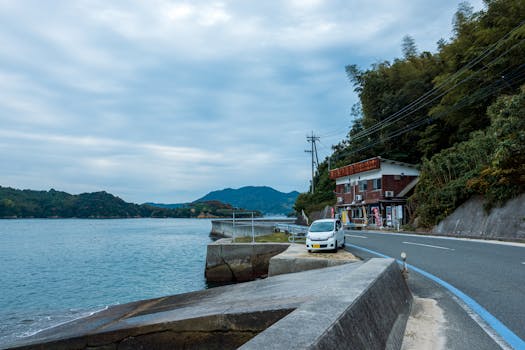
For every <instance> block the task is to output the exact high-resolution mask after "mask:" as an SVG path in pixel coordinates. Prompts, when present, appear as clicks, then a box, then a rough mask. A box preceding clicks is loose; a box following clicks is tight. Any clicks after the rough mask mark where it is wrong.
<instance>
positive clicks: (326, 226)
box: [310, 221, 334, 232]
mask: <svg viewBox="0 0 525 350" xmlns="http://www.w3.org/2000/svg"><path fill="white" fill-rule="evenodd" d="M333 229H334V223H333V222H331V221H324V222H314V223H313V224H312V226H310V232H327V231H332V230H333Z"/></svg>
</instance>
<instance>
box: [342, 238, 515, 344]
mask: <svg viewBox="0 0 525 350" xmlns="http://www.w3.org/2000/svg"><path fill="white" fill-rule="evenodd" d="M346 243H347V246H346V249H347V250H348V251H350V252H352V253H354V254H356V255H358V256H361V257H364V258H366V257H371V256H373V255H374V254H373V253H372V252H370V251H368V252H367V251H365V250H363V249H358V248H357V247H361V248H365V249H368V250H371V251H373V252H379V253H381V254H384V255H387V256H389V257H394V258H397V259H399V257H400V253H401V252H405V253H406V254H407V263H408V264H410V265H412V266H414V267H416V268H419V269H422V270H424V271H426V272H428V273H430V274H432V275H433V276H436V277H437V278H439V279H441V280H443V281H445V282H447V283H449V284H450V285H452V286H453V287H455V288H457V289H458V290H459V291H460V292H463V293H464V294H466V297H467V298H468V297H470V298H472V299H473V300H474V302H477V303H478V304H479V305H481V307H482V308H484V309H486V310H487V311H488V312H489V313H490V314H491V315H493V316H494V317H495V318H496V319H497V320H495V321H494V322H493V323H490V322H489V325H490V326H492V327H491V328H493V329H494V330H495V331H496V333H498V334H499V335H500V336H502V337H503V338H504V339H506V340H507V342H508V339H511V338H512V333H510V336H509V334H508V333H505V332H506V331H505V326H506V328H508V330H510V331H511V332H513V333H514V335H515V336H517V337H518V338H514V347H515V348H520V349H521V348H522V346H523V345H524V344H525V342H524V340H525V244H512V245H510V244H496V243H489V242H484V241H477V240H461V239H451V238H446V237H429V236H419V235H409V234H394V233H379V232H371V231H347V235H346ZM411 273H415V272H414V271H412V272H411ZM474 311H475V312H478V313H479V310H476V308H474ZM481 312H483V310H481ZM489 316H490V315H489ZM498 320H499V321H501V323H502V325H501V326H502V328H498V327H499V326H498V322H497V321H498ZM502 333H503V334H502ZM508 337H510V338H508ZM520 338H521V339H520ZM511 344H512V343H511ZM516 344H517V346H516Z"/></svg>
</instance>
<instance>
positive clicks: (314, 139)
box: [305, 131, 320, 193]
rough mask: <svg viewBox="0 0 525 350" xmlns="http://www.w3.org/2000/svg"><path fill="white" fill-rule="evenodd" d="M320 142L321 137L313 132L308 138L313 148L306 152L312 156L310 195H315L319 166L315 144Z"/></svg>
mask: <svg viewBox="0 0 525 350" xmlns="http://www.w3.org/2000/svg"><path fill="white" fill-rule="evenodd" d="M319 140H320V138H319V136H315V135H314V132H313V131H312V136H306V141H308V142H310V143H311V147H310V149H309V150H305V152H306V153H310V154H311V155H312V185H311V186H310V193H314V176H315V168H316V165H317V166H319V158H318V157H317V145H316V144H315V143H316V142H317V141H319ZM314 156H315V158H314Z"/></svg>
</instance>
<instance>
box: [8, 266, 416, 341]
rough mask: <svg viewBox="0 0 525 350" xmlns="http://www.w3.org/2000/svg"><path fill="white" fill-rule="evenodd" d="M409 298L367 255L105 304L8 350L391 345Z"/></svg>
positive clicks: (398, 279) (392, 269) (396, 278)
mask: <svg viewBox="0 0 525 350" xmlns="http://www.w3.org/2000/svg"><path fill="white" fill-rule="evenodd" d="M313 281H318V283H313ZM321 281H322V282H321ZM411 302H412V296H411V294H410V292H409V290H408V287H407V285H406V283H405V281H404V279H403V277H402V276H401V273H400V270H399V267H398V265H397V263H396V262H395V261H394V260H393V259H371V260H368V261H367V262H356V263H351V264H344V265H340V266H334V267H329V268H325V269H316V270H309V271H303V272H297V273H289V274H283V275H278V276H274V277H269V278H266V279H263V280H257V281H253V282H247V283H242V284H237V285H229V286H224V287H217V288H212V289H208V290H204V291H199V292H193V293H186V294H179V295H174V296H169V297H164V298H157V299H150V300H144V301H139V302H134V303H129V304H123V305H118V306H113V307H110V308H109V309H107V310H105V311H102V312H100V313H97V314H95V315H93V316H91V317H87V318H84V319H81V320H78V321H75V322H72V323H69V324H66V325H63V326H59V327H56V328H54V329H50V330H47V331H44V332H41V333H39V334H37V335H36V336H34V337H32V338H30V339H27V340H26V342H25V343H24V344H18V347H16V346H15V347H13V348H12V349H18V350H22V349H24V350H30V349H41V350H47V349H90V350H107V349H115V350H118V349H173V348H184V349H238V348H240V349H287V350H290V349H307V348H308V349H350V348H352V349H399V348H400V344H401V341H402V338H403V332H404V328H405V324H406V320H407V317H408V313H409V310H410V305H411ZM291 335H293V336H291Z"/></svg>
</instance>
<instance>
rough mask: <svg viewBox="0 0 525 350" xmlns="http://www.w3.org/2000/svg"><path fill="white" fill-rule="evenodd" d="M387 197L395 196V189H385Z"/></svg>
mask: <svg viewBox="0 0 525 350" xmlns="http://www.w3.org/2000/svg"><path fill="white" fill-rule="evenodd" d="M385 197H387V198H390V197H394V191H385Z"/></svg>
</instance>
